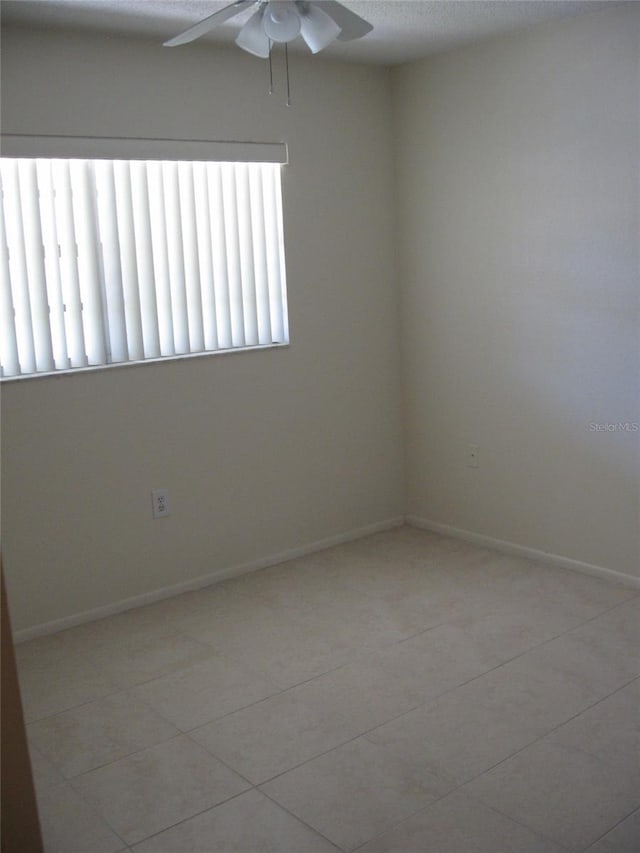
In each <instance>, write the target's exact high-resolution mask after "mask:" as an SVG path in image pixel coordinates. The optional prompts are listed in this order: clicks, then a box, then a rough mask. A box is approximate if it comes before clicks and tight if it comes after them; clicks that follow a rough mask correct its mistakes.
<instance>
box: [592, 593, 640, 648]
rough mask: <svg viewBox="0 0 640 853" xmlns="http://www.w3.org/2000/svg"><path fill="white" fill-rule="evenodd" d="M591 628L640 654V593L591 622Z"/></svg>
mask: <svg viewBox="0 0 640 853" xmlns="http://www.w3.org/2000/svg"><path fill="white" fill-rule="evenodd" d="M589 627H590V629H591V630H595V631H601V632H602V633H603V634H605V635H606V636H608V637H609V638H610V639H611V640H612V641H614V642H616V643H617V644H619V645H621V646H623V647H625V648H626V649H627V650H628V651H629V652H631V653H634V652H635V653H636V654H638V649H640V595H637V596H634V597H633V598H631V599H629V600H628V601H626V602H625V603H624V604H621V605H619V606H618V607H614V608H613V609H611V610H608V611H607V612H606V613H603V614H602V616H598V618H597V619H594V620H593V621H592V622H590V623H589Z"/></svg>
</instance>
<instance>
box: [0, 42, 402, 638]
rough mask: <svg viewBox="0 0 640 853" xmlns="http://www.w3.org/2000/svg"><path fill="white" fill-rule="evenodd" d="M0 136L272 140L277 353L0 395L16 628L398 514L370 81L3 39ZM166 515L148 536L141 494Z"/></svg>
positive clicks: (394, 397) (222, 53) (231, 53)
mask: <svg viewBox="0 0 640 853" xmlns="http://www.w3.org/2000/svg"><path fill="white" fill-rule="evenodd" d="M2 62H3V68H2V71H3V76H2V130H3V132H4V133H21V134H77V135H98V136H142V137H178V138H185V137H186V138H205V139H220V140H229V139H230V140H257V141H281V140H282V141H285V142H287V143H288V145H289V156H290V161H291V165H290V166H289V167H287V169H286V171H285V175H284V210H285V240H286V252H287V267H288V269H287V271H288V289H289V319H290V328H291V347H290V348H289V349H286V350H280V351H267V352H255V353H244V354H232V355H226V356H218V357H207V358H201V359H196V360H189V361H182V362H173V363H165V364H161V365H145V366H141V367H129V368H121V369H113V370H109V371H102V372H98V373H93V374H84V375H71V376H63V377H57V378H54V379H39V380H38V379H36V380H29V381H23V382H19V383H11V384H7V385H5V386H4V388H3V408H2V458H3V468H2V486H3V502H2V504H3V525H2V527H3V548H4V558H5V571H6V573H7V580H8V584H9V597H10V601H11V605H12V613H13V623H14V628H15V629H18V630H20V629H23V630H24V629H25V628H29V627H31V626H37V625H40V624H42V623H47V622H50V621H53V620H58V619H62V618H65V617H69V616H73V615H75V614H78V613H81V612H83V611H87V610H91V609H94V608H100V607H104V606H108V605H110V604H113V603H114V602H118V601H121V600H123V599H128V598H130V597H133V596H137V595H141V594H145V593H148V592H150V591H153V590H156V589H158V588H161V587H165V586H171V585H173V584H178V583H182V582H184V581H188V580H190V579H193V578H198V577H201V576H203V575H208V574H210V573H213V572H216V571H220V570H224V569H227V568H230V567H234V566H237V565H241V564H244V563H250V562H252V561H256V560H259V559H262V558H268V557H269V556H271V555H276V554H279V553H281V552H284V551H287V550H289V549H294V548H297V547H300V546H305V545H307V544H309V543H313V542H316V541H318V540H323V539H325V538H327V537H332V536H336V535H339V534H341V533H345V532H349V531H353V530H356V529H359V528H361V527H363V526H367V525H371V524H376V523H378V522H383V521H385V520H388V519H390V518H394V517H397V516H399V515H401V514H402V512H403V510H404V506H403V492H402V448H401V424H400V417H401V414H400V405H399V393H398V385H399V357H398V340H399V336H398V328H397V320H398V316H397V315H398V301H397V292H396V288H395V275H394V269H393V262H394V261H393V257H394V256H393V242H392V240H393V227H392V225H393V220H392V210H391V207H392V205H391V194H392V186H391V163H392V160H391V148H390V143H391V134H390V124H389V96H390V84H389V75H388V72H386V71H384V70H380V69H378V70H374V69H368V68H362V67H355V66H347V65H341V64H327V63H324V62H318V61H317V60H313V59H311V58H308V59H307V58H298V57H294V58H293V59H292V63H291V65H292V68H291V72H292V92H293V106H291V107H290V108H288V109H287V107H286V106H285V105H284V97H283V94H282V90H283V76H282V75H281V70H282V69H280V68H278V69H276V82H277V84H278V85H279V87H280V91H279V93H278V94H275V95H273V96H271V97H269V96H268V95H267V94H266V87H267V71H266V66H265V63H263V62H260V61H259V60H257V59H255V58H253V57H250V56H247V55H245V54H243V53H242V52H240V51H238V50H237V49H235V48H234V49H233V50H219V49H212V48H211V47H209V48H208V47H206V46H195V47H185V48H181V49H176V50H165V49H163V48H161V47H159V46H158V45H155V44H150V43H145V42H137V41H133V40H131V41H129V40H119V39H115V38H101V37H95V38H94V37H86V36H74V35H56V34H54V33H46V32H31V31H21V30H13V31H7V32H6V33H3V43H2ZM159 486H167V487H168V488H169V490H170V500H171V504H172V513H173V514H172V515H171V517H169V518H167V519H163V520H161V521H152V520H151V512H150V495H149V492H150V490H151V489H152V488H155V487H159Z"/></svg>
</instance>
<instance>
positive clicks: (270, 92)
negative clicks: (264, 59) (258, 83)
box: [269, 39, 273, 95]
mask: <svg viewBox="0 0 640 853" xmlns="http://www.w3.org/2000/svg"><path fill="white" fill-rule="evenodd" d="M272 50H273V42H272V41H271V39H269V94H270V95H273V61H272V59H271V51H272Z"/></svg>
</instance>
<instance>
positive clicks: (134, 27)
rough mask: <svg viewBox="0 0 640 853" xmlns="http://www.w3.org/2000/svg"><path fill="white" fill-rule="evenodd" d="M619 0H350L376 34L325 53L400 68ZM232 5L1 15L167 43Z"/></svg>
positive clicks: (74, 2) (52, 3) (231, 31)
mask: <svg viewBox="0 0 640 853" xmlns="http://www.w3.org/2000/svg"><path fill="white" fill-rule="evenodd" d="M612 4H614V0H604V2H597V0H588V2H579V0H562V2H555V0H491V2H485V0H439V2H438V0H437V1H436V2H432V0H346V2H345V5H347V6H348V7H349V8H350V9H352V10H353V11H354V12H356V13H357V14H359V15H361V16H362V17H363V18H366V19H367V20H368V21H370V23H372V24H373V26H374V29H373V32H371V33H369V35H367V36H365V38H363V39H360V40H358V41H354V42H349V43H342V44H341V43H335V44H333V45H331V46H330V47H329V48H327V49H326V50H325V51H323V52H322V54H320V55H319V56H324V57H326V58H334V59H343V60H347V61H353V62H365V63H367V62H368V63H374V64H380V65H394V64H397V63H400V62H407V61H410V60H412V59H419V58H421V57H424V56H428V55H430V54H433V53H438V52H441V51H443V50H450V49H452V48H454V47H459V46H462V45H464V44H469V43H470V42H472V41H477V40H479V39H483V38H487V37H489V36H492V35H497V34H500V33H505V32H510V31H513V30H516V29H521V28H523V27H528V26H531V25H533V24H536V23H539V22H542V21H548V20H551V19H555V18H561V17H566V16H569V15H575V14H580V13H584V12H588V11H595V10H596V9H599V8H602V7H605V6H610V5H612ZM227 5H228V0H2V2H0V16H1V20H2V24H3V25H14V26H30V27H31V26H36V27H48V28H66V29H77V30H93V31H99V32H104V33H111V34H127V35H132V36H136V37H142V38H148V39H153V40H157V41H159V42H161V41H163V40H165V39H167V38H169V37H171V36H173V35H176V34H177V33H179V32H180V31H182V30H183V29H186V28H187V27H188V26H191V25H192V24H194V23H196V22H197V21H199V20H201V19H202V18H205V17H207V16H208V15H211V14H212V13H213V12H215V11H217V10H218V9H222V8H224V7H225V6H227ZM250 14H251V12H250V11H245V12H244V13H242V14H240V15H238V16H237V17H235V18H234V19H233V20H231V21H228V22H226V23H225V24H222V25H221V26H219V27H217V28H216V29H215V30H214V31H213V32H212V33H211V34H210V35H208V36H207V37H206V38H205V39H203V41H204V42H206V43H209V44H216V43H218V44H225V43H231V42H232V41H233V39H234V38H235V36H236V35H237V32H238V29H239V26H240V25H241V24H242V23H243V22H244V21H245V20H246V19H247V18H248V17H249V15H250ZM298 42H299V49H300V50H303V51H304V50H306V48H305V47H304V45H303V44H302V41H301V39H298V40H297V43H298ZM297 43H296V49H298V44H297Z"/></svg>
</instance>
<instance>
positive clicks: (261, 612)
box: [181, 594, 294, 652]
mask: <svg viewBox="0 0 640 853" xmlns="http://www.w3.org/2000/svg"><path fill="white" fill-rule="evenodd" d="M208 598H209V599H210V600H211V603H212V607H211V608H205V607H203V608H201V609H199V610H198V611H197V612H194V613H192V614H191V615H190V616H188V617H185V618H184V619H183V620H182V623H181V631H182V632H183V633H184V634H186V635H187V636H189V637H191V638H192V639H194V640H197V641H198V642H201V643H206V644H207V645H209V646H211V647H212V648H213V649H214V650H215V651H217V652H229V651H236V650H238V649H244V648H247V647H251V646H253V645H254V644H255V643H259V642H261V641H263V640H267V639H269V638H270V637H271V635H272V634H275V635H276V636H278V635H279V633H280V632H281V631H282V630H283V622H285V621H286V620H285V619H283V615H282V613H281V612H280V611H279V610H278V609H277V608H275V607H272V606H270V605H269V604H267V603H266V602H264V601H260V600H258V599H257V598H251V597H250V596H247V595H230V594H227V596H226V597H225V598H224V599H222V600H219V599H217V598H213V597H212V595H211V594H209V595H208ZM291 618H294V614H291Z"/></svg>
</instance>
